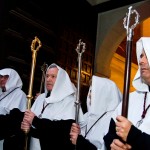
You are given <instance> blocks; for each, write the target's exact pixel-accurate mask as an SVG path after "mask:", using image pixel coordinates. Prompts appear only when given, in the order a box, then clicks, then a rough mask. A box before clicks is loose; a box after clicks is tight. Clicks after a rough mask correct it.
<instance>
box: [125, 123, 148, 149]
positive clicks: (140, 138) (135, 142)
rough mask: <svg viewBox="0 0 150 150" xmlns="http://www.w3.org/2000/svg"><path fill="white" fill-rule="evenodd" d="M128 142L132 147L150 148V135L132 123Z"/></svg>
mask: <svg viewBox="0 0 150 150" xmlns="http://www.w3.org/2000/svg"><path fill="white" fill-rule="evenodd" d="M127 143H128V144H130V145H131V146H132V149H135V150H141V149H144V150H148V149H149V148H150V135H148V134H146V133H144V132H141V130H139V129H138V128H136V127H135V126H133V125H132V126H131V129H130V131H129V134H128V137H127Z"/></svg>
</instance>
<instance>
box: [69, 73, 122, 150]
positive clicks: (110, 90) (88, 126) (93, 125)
mask: <svg viewBox="0 0 150 150" xmlns="http://www.w3.org/2000/svg"><path fill="white" fill-rule="evenodd" d="M121 99H122V94H121V92H120V90H119V88H118V87H117V86H116V84H115V83H114V82H113V81H111V80H110V79H107V78H103V77H98V76H95V75H93V76H92V85H91V86H90V88H89V92H88V95H87V113H85V114H84V119H85V124H84V125H82V126H80V127H79V126H78V125H77V124H75V123H73V125H72V128H71V132H70V137H71V141H72V142H73V144H75V145H76V150H104V149H105V145H104V140H103V136H104V135H105V133H107V131H108V127H109V122H110V119H111V115H112V113H113V112H114V110H115V109H116V107H117V106H118V104H119V103H120V102H121ZM76 127H77V128H80V129H79V130H81V133H75V132H77V131H76V130H77V129H76ZM78 134H79V135H78Z"/></svg>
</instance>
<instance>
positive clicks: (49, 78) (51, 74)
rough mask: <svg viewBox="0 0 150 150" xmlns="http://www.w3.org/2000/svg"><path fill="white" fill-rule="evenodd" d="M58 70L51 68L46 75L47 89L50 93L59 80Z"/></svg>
mask: <svg viewBox="0 0 150 150" xmlns="http://www.w3.org/2000/svg"><path fill="white" fill-rule="evenodd" d="M57 73H58V68H50V69H48V71H47V73H46V88H47V90H48V91H51V90H52V89H53V86H54V84H55V81H56V78H57Z"/></svg>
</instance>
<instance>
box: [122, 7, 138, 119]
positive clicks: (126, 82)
mask: <svg viewBox="0 0 150 150" xmlns="http://www.w3.org/2000/svg"><path fill="white" fill-rule="evenodd" d="M128 9H129V12H128V13H127V15H126V17H125V18H124V21H123V24H124V28H125V29H126V31H127V42H126V61H125V76H124V89H123V102H122V116H124V117H127V114H128V101H129V89H130V74H131V55H132V38H133V30H134V28H135V27H136V25H137V24H138V23H139V14H138V12H137V11H136V10H132V6H130V7H129V8H128ZM131 15H132V16H134V17H135V23H134V24H133V25H131V23H130V21H132V20H131V19H132V18H133V17H132V16H131ZM131 17H132V18H131Z"/></svg>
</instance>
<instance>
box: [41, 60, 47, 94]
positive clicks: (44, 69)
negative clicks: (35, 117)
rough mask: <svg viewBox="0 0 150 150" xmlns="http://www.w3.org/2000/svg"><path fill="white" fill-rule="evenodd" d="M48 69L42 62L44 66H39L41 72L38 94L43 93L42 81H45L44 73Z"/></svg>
mask: <svg viewBox="0 0 150 150" xmlns="http://www.w3.org/2000/svg"><path fill="white" fill-rule="evenodd" d="M47 68H48V65H47V64H46V63H45V62H44V64H43V65H42V66H41V70H42V79H41V85H40V91H39V93H42V91H43V85H44V81H45V80H44V79H45V73H46V70H47Z"/></svg>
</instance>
